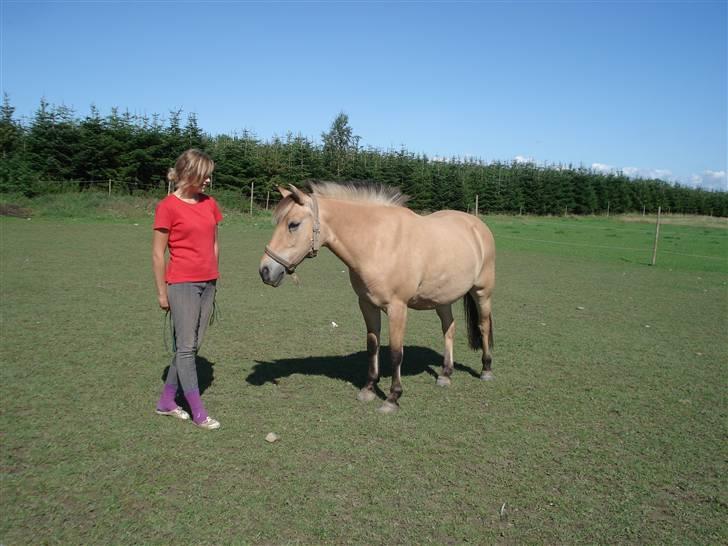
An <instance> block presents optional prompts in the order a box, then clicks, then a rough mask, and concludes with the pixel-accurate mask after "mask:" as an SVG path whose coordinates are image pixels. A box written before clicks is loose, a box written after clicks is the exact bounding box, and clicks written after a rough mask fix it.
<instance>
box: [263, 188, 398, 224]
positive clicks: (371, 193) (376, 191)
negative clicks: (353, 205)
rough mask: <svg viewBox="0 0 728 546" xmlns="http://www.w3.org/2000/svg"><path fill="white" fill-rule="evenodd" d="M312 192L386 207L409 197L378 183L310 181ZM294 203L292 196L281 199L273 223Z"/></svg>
mask: <svg viewBox="0 0 728 546" xmlns="http://www.w3.org/2000/svg"><path fill="white" fill-rule="evenodd" d="M309 186H310V187H311V193H313V194H314V195H317V196H320V197H328V198H330V199H340V200H342V201H363V202H366V203H376V204H378V205H383V206H386V207H402V206H404V204H405V203H406V202H407V200H408V199H409V196H408V195H405V194H403V193H402V192H401V191H399V188H394V187H392V186H385V185H384V184H376V183H371V182H367V183H354V182H346V183H343V184H338V183H336V182H310V183H309ZM292 204H293V198H291V196H288V197H284V198H283V199H281V200H280V201H279V202H278V204H277V205H276V208H275V209H274V210H273V224H277V223H278V222H280V220H281V218H283V217H284V216H285V215H286V213H287V212H288V209H289V208H290V206H291V205H292Z"/></svg>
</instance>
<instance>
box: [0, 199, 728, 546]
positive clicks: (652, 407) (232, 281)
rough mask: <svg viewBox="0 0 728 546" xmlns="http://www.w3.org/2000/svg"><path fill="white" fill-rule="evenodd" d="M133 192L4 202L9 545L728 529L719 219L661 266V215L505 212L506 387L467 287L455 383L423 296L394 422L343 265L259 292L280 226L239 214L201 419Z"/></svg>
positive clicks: (727, 319) (432, 540) (500, 349)
mask: <svg viewBox="0 0 728 546" xmlns="http://www.w3.org/2000/svg"><path fill="white" fill-rule="evenodd" d="M100 203H101V204H103V203H102V202H101V201H100ZM125 203H126V205H125V206H128V207H130V208H129V210H126V212H123V213H118V214H114V215H111V217H110V216H109V215H106V216H104V215H103V213H99V214H98V216H96V217H95V218H96V219H94V218H87V219H85V220H74V219H73V216H72V215H71V214H69V215H67V219H58V218H52V216H53V215H52V214H47V215H46V216H48V217H45V218H44V217H43V215H36V216H35V217H34V218H33V219H31V220H25V219H23V218H0V237H1V239H0V280H1V281H2V282H1V283H0V309H1V311H2V312H1V315H0V320H1V322H0V326H1V328H2V336H1V337H0V355H1V356H0V358H1V362H0V370H1V371H0V374H2V375H0V381H1V383H2V389H3V397H2V400H3V403H2V404H0V408H1V411H2V419H1V420H0V423H1V424H0V434H1V435H2V443H1V444H0V445H1V447H0V465H1V468H2V470H1V472H2V481H1V482H0V487H1V489H0V510H1V511H2V513H3V517H2V519H0V543H2V544H8V545H9V544H37V543H64V544H69V543H72V544H78V543H85V544H94V543H114V544H118V543H124V544H125V543H144V544H146V543H181V542H185V543H190V544H196V543H210V544H221V543H230V542H235V543H249V544H291V543H292V544H321V543H337V544H339V543H353V544H383V543H388V544H389V543H391V544H462V543H466V542H467V543H477V544H524V543H526V544H564V543H571V544H573V543H592V544H593V543H600V544H616V543H635V544H684V543H696V544H719V543H726V542H727V541H728V523H727V522H728V478H726V476H728V450H727V448H726V445H727V442H726V441H727V440H728V402H727V399H726V396H725V392H726V386H728V385H727V384H726V377H728V340H727V339H726V332H728V230H726V229H725V227H724V226H722V227H712V226H708V225H698V226H697V227H696V226H685V225H672V224H666V225H663V226H662V229H661V233H662V237H661V240H660V247H659V252H658V261H657V266H656V267H650V266H648V265H646V264H647V263H649V261H650V259H651V256H652V240H653V239H652V238H653V237H654V226H653V225H650V224H640V223H635V222H625V221H621V220H617V219H600V218H569V219H562V218H534V217H502V216H497V217H486V218H485V220H486V221H487V222H488V223H489V225H491V227H492V229H493V232H494V233H495V236H496V243H497V246H498V259H497V292H496V298H495V304H494V305H495V307H494V316H495V340H496V345H495V352H494V358H495V360H494V372H495V374H496V380H495V381H494V382H492V383H482V382H480V381H479V380H477V378H476V377H475V375H477V372H479V370H480V361H479V355H478V354H477V353H474V352H471V351H470V350H468V349H467V344H466V340H465V337H466V336H465V335H464V324H463V322H462V311H461V306H460V305H457V313H456V320H459V323H458V324H459V330H458V335H457V336H456V346H455V358H456V362H457V365H456V372H455V374H454V376H453V386H452V387H451V388H449V389H442V388H438V387H436V385H435V375H436V372H437V370H438V369H439V367H440V365H441V350H442V341H441V335H440V331H439V322H438V320H437V317H436V316H435V314H434V313H424V312H412V313H410V320H409V323H408V329H407V336H406V339H405V344H406V348H405V357H404V358H405V360H404V366H403V387H404V395H403V398H402V409H401V411H400V412H399V413H398V414H396V415H391V416H383V415H379V414H378V413H377V412H376V411H375V408H376V406H377V405H378V402H374V403H372V404H370V405H368V404H362V403H360V402H358V401H357V400H356V399H355V396H356V391H357V389H358V387H360V386H361V385H362V384H363V381H364V379H365V376H366V357H365V335H364V327H363V320H362V318H361V316H360V314H359V310H358V307H357V305H356V300H355V298H354V296H353V292H352V291H351V288H350V287H349V283H348V276H347V275H346V274H345V273H344V267H343V265H342V264H341V263H340V262H339V261H338V260H337V259H336V258H335V257H334V256H333V255H332V254H331V253H329V252H328V251H324V252H322V254H321V255H320V257H319V258H317V259H315V260H308V261H306V262H305V263H304V264H302V265H301V267H300V268H299V274H300V276H301V281H302V284H301V286H300V287H296V286H294V285H293V283H290V282H286V283H284V285H283V286H281V287H280V288H278V289H272V288H270V287H266V286H264V285H263V284H262V283H261V282H260V279H259V278H258V274H257V264H258V261H259V259H260V256H261V254H262V249H263V247H264V245H265V243H266V242H267V240H268V237H269V235H270V232H271V229H272V228H271V225H270V221H269V220H268V219H267V218H266V217H264V216H257V217H254V218H253V219H250V218H247V217H246V216H245V215H243V214H240V213H234V212H232V211H228V212H229V214H228V221H227V222H226V224H225V225H223V227H222V228H221V247H222V274H223V277H222V279H221V281H220V292H219V298H218V301H219V303H220V308H221V312H222V320H221V321H220V322H219V323H217V324H216V325H215V326H213V327H212V329H211V330H210V331H209V335H208V338H207V340H206V342H205V345H204V347H203V348H202V351H201V355H200V356H201V358H200V359H199V372H200V377H201V385H202V386H203V388H204V389H205V392H204V394H203V398H204V400H205V401H206V403H207V406H208V409H209V410H210V413H211V414H212V415H213V416H214V417H216V418H218V419H219V420H220V421H221V422H222V429H221V430H219V431H217V432H215V433H208V432H203V431H200V430H197V429H195V428H194V427H192V426H190V425H189V424H186V423H182V422H177V421H174V422H173V421H172V420H170V419H165V418H160V417H157V416H155V415H154V414H153V409H154V403H155V401H156V396H157V393H158V391H159V389H160V388H161V375H162V372H163V370H164V368H165V366H166V365H167V364H168V355H167V354H166V353H165V350H164V347H163V342H162V315H161V313H160V311H159V310H158V309H156V299H155V296H154V287H153V282H152V276H151V272H150V248H149V245H150V238H151V233H150V229H151V218H150V217H149V207H148V205H145V204H143V203H142V204H138V205H136V204H135V205H129V202H128V201H125ZM21 205H22V203H21ZM26 206H27V204H26ZM55 206H60V205H57V204H56V205H55ZM65 206H68V207H72V206H74V205H73V202H69V203H68V204H67V205H65ZM66 210H68V209H66ZM113 210H119V209H113ZM58 216H64V215H63V214H60V215H58ZM332 321H334V322H336V324H337V325H338V327H336V328H334V327H333V326H332V324H331V323H332ZM385 325H386V321H385ZM385 331H386V327H385ZM384 342H385V343H386V335H385V336H384ZM383 371H384V374H385V376H388V374H389V373H390V371H391V370H390V369H389V365H388V358H386V353H385V356H384V366H383ZM380 386H381V387H382V388H383V390H385V391H386V390H387V389H388V388H389V377H384V378H383V380H382V382H381V383H380ZM271 431H274V432H276V433H277V434H279V435H280V437H281V440H280V441H279V442H277V443H275V444H268V443H266V442H265V440H264V438H265V435H266V434H267V433H268V432H271Z"/></svg>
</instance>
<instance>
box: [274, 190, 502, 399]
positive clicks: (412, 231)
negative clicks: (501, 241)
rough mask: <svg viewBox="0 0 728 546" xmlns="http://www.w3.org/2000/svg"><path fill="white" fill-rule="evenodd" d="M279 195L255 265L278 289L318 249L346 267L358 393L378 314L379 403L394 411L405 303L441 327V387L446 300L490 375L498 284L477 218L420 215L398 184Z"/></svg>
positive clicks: (372, 356)
mask: <svg viewBox="0 0 728 546" xmlns="http://www.w3.org/2000/svg"><path fill="white" fill-rule="evenodd" d="M278 189H279V191H280V192H281V194H282V195H283V199H282V200H281V201H280V202H279V204H278V206H277V207H276V209H275V211H274V220H275V222H276V228H275V231H274V232H273V237H272V238H271V240H270V243H269V244H268V245H267V246H266V248H265V254H264V255H263V258H262V259H261V261H260V268H259V272H260V276H261V278H262V279H263V282H264V283H266V284H269V285H271V286H278V285H280V283H281V282H282V280H283V277H284V276H285V274H286V273H288V274H293V272H294V271H295V269H296V267H297V266H298V265H299V264H300V263H301V262H302V261H303V260H304V259H305V258H307V257H309V258H310V257H314V256H316V254H317V253H318V251H319V248H320V247H321V246H325V247H327V248H329V249H330V250H331V251H332V252H333V253H334V254H335V255H336V256H338V257H339V259H341V261H342V262H344V263H345V264H346V265H347V267H348V268H349V278H350V280H351V286H352V287H353V288H354V292H356V295H357V296H358V297H359V307H360V308H361V312H362V314H363V315H364V321H365V323H366V327H367V353H368V359H369V375H368V381H367V383H366V385H365V386H364V388H362V389H361V391H359V394H358V395H357V398H358V399H359V400H362V401H371V400H373V399H374V398H375V397H376V394H375V391H374V389H375V385H376V384H377V382H378V381H379V335H380V330H381V314H380V311H384V312H385V313H386V314H387V315H388V317H389V344H390V346H389V349H390V352H391V360H392V386H391V389H390V393H389V396H388V397H387V399H386V401H385V402H384V404H383V405H382V407H381V408H380V411H382V412H384V413H390V412H393V411H396V410H397V409H398V407H399V403H398V401H399V398H400V396H401V395H402V383H401V378H400V367H401V364H402V357H403V344H404V332H405V324H406V322H407V309H408V308H411V309H418V310H419V309H434V310H435V311H436V312H437V315H438V317H440V321H441V323H442V333H443V335H444V337H445V354H444V363H443V367H442V373H441V375H440V376H439V377H438V379H437V384H438V385H441V386H447V385H449V384H450V376H451V375H452V372H453V336H454V334H455V323H454V320H453V314H452V303H453V302H454V301H456V300H458V299H459V298H463V299H464V303H465V316H466V321H467V325H468V338H469V342H470V346H471V347H472V348H473V349H475V350H482V351H483V356H482V363H483V371H482V374H481V376H480V378H481V379H483V380H490V379H492V378H493V374H492V372H491V360H492V358H491V348H492V346H493V323H492V318H491V295H492V292H493V287H494V284H495V243H494V241H493V235H492V234H491V232H490V230H489V229H488V228H487V226H486V225H485V224H484V223H483V222H481V221H480V220H479V219H478V218H476V217H475V216H472V215H470V214H465V213H463V212H458V211H452V210H444V211H440V212H435V213H433V214H429V215H426V216H420V215H418V214H416V213H414V212H413V211H412V210H410V209H408V208H406V207H404V206H403V204H404V202H405V201H406V197H405V196H403V195H402V194H400V193H399V191H398V190H396V189H393V188H386V187H375V186H353V185H339V184H333V183H328V182H326V183H316V184H312V193H304V192H302V191H300V190H299V189H298V188H296V187H295V186H290V191H289V190H286V189H283V188H278Z"/></svg>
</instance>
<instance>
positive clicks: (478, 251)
mask: <svg viewBox="0 0 728 546" xmlns="http://www.w3.org/2000/svg"><path fill="white" fill-rule="evenodd" d="M420 218H421V219H422V220H423V224H424V225H426V226H427V227H426V228H425V232H426V234H427V235H426V239H427V240H429V241H431V243H432V245H433V246H436V247H437V250H438V251H439V250H445V249H450V250H451V251H455V252H456V253H460V252H470V253H472V254H473V255H474V256H476V257H477V258H478V259H479V261H480V262H481V263H483V262H486V261H492V260H493V259H494V258H495V241H494V239H493V234H492V233H491V231H490V229H489V228H488V226H487V225H485V223H483V221H482V220H480V218H478V217H477V216H474V215H472V214H467V213H465V212H461V211H457V210H441V211H438V212H433V213H432V214H428V215H427V216H421V217H420Z"/></svg>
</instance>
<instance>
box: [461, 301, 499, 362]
mask: <svg viewBox="0 0 728 546" xmlns="http://www.w3.org/2000/svg"><path fill="white" fill-rule="evenodd" d="M463 303H464V304H465V322H466V323H467V324H468V344H469V345H470V348H471V349H473V350H475V351H479V350H481V349H482V348H483V333H482V332H481V331H480V310H479V309H478V304H477V303H476V301H475V298H474V297H473V295H472V294H471V293H470V292H466V293H465V296H463ZM488 326H489V327H488V347H490V348H491V349H492V348H493V314H492V313H491V315H490V320H489V321H488Z"/></svg>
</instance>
